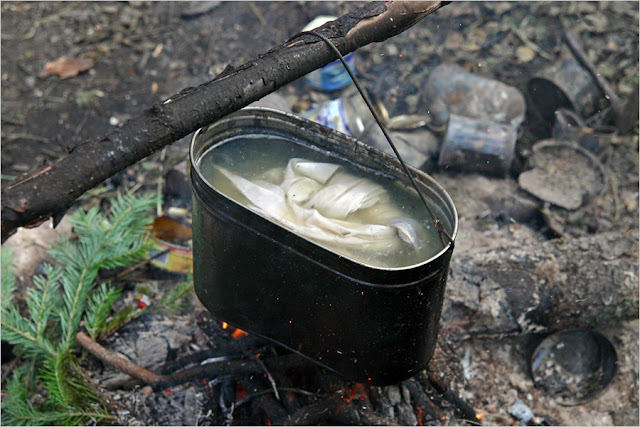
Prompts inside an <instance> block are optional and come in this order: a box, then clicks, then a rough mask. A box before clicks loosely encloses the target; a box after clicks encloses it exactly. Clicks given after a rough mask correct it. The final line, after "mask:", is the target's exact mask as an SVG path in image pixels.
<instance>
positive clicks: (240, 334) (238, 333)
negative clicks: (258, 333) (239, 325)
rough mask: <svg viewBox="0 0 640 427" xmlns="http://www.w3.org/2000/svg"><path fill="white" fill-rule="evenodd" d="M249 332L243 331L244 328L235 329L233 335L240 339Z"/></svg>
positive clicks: (234, 337)
mask: <svg viewBox="0 0 640 427" xmlns="http://www.w3.org/2000/svg"><path fill="white" fill-rule="evenodd" d="M247 334H248V333H247V332H245V331H243V330H242V329H236V330H235V331H233V333H232V334H231V336H232V337H233V339H234V340H239V339H240V338H242V337H243V336H245V335H247Z"/></svg>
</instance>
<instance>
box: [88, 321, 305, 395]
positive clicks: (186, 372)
mask: <svg viewBox="0 0 640 427" xmlns="http://www.w3.org/2000/svg"><path fill="white" fill-rule="evenodd" d="M76 340H77V341H78V344H80V345H81V346H82V348H84V349H85V350H87V351H88V352H89V353H91V354H92V355H94V356H95V357H97V358H98V359H100V360H102V361H103V362H104V363H106V364H108V365H110V366H113V367H114V368H116V369H117V370H119V371H121V372H124V373H125V374H128V375H130V376H132V377H134V378H136V379H138V380H140V381H142V382H144V383H145V384H148V385H150V386H151V387H153V389H154V390H155V391H162V390H166V389H168V388H169V387H173V386H175V385H178V384H184V383H186V382H189V381H193V380H196V379H202V378H209V377H213V376H216V375H220V374H223V373H225V374H228V373H234V374H236V375H241V374H242V375H244V374H262V373H264V365H263V364H262V361H260V363H259V362H258V361H257V360H256V359H249V360H228V361H222V362H218V363H207V364H204V365H196V366H192V367H190V368H185V369H182V370H180V371H177V372H173V373H171V374H167V375H159V374H156V373H155V372H152V371H150V370H148V369H145V368H143V367H141V366H138V365H136V364H135V363H132V362H130V361H128V360H126V359H124V358H123V357H121V356H118V355H117V354H115V353H114V352H112V351H110V350H108V349H106V348H105V347H103V346H102V345H100V344H98V343H97V342H95V341H94V340H92V339H91V338H90V337H89V336H88V335H87V334H85V333H84V332H78V333H77V334H76ZM301 361H302V357H301V356H298V355H297V354H291V355H286V356H281V357H278V358H277V359H276V360H273V361H269V362H268V365H269V366H270V368H271V369H274V368H275V369H282V368H286V367H290V366H297V365H299V364H300V363H301ZM303 363H304V362H303Z"/></svg>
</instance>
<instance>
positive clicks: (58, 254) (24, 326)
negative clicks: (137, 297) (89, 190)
mask: <svg viewBox="0 0 640 427" xmlns="http://www.w3.org/2000/svg"><path fill="white" fill-rule="evenodd" d="M155 204H156V197H153V196H152V197H142V198H138V197H135V196H133V195H132V194H124V195H118V197H117V198H116V199H115V200H114V201H113V202H112V205H111V210H110V211H111V213H110V214H109V215H108V216H107V215H104V214H101V213H100V211H99V209H97V208H94V209H90V210H89V211H88V212H81V211H80V212H77V213H76V214H74V215H73V216H72V218H71V222H72V224H74V227H75V231H76V233H77V235H78V240H77V241H72V240H70V239H69V238H65V239H62V240H61V241H60V242H59V243H58V244H57V245H56V246H55V248H54V249H53V250H51V251H50V254H51V256H52V257H53V258H54V259H55V260H56V261H57V263H59V264H60V265H61V266H62V268H60V267H52V266H51V265H45V274H44V275H41V276H38V277H35V278H34V283H35V287H34V288H33V289H31V290H30V291H29V294H28V296H27V308H28V317H23V316H22V315H21V313H20V312H19V310H18V309H17V307H15V305H13V303H12V293H13V292H14V290H15V278H14V276H13V273H12V271H11V268H10V263H11V261H10V259H11V254H10V252H9V251H6V250H3V251H2V305H1V308H2V311H1V314H2V318H1V319H0V320H1V325H2V338H3V339H5V340H8V341H9V342H11V343H13V344H15V345H16V350H17V351H19V352H22V353H23V354H24V356H25V357H27V361H28V362H31V363H30V364H31V366H36V369H35V373H36V375H37V378H38V380H39V383H40V384H41V385H42V386H44V388H45V389H46V390H47V393H48V399H47V401H46V403H45V404H44V405H40V406H39V407H34V406H33V405H32V404H31V403H30V402H29V400H28V390H27V384H25V383H24V381H23V380H22V377H24V374H25V372H26V371H25V372H22V371H21V372H22V373H21V374H18V371H15V372H14V377H13V379H12V380H11V381H10V382H9V383H8V386H9V388H10V391H9V392H8V396H7V398H6V399H4V400H3V402H2V409H3V413H2V421H3V423H5V424H61V425H67V424H85V423H89V422H93V423H96V422H97V420H101V421H110V420H115V419H116V418H115V417H113V416H111V415H109V414H108V412H107V409H106V408H104V407H103V406H101V400H100V399H99V397H98V394H99V393H98V392H97V391H96V390H97V389H96V388H95V386H93V384H92V382H91V380H90V379H89V378H88V377H87V376H86V375H85V374H84V373H83V371H82V370H81V368H80V367H79V366H78V365H77V363H76V359H75V356H74V355H73V353H72V350H73V349H74V345H75V335H76V332H77V329H78V327H79V324H80V321H81V320H82V319H83V318H84V319H86V321H87V323H86V324H87V326H88V328H89V330H90V333H91V334H92V335H93V336H95V335H96V334H99V333H100V331H101V330H103V329H104V328H106V327H107V326H108V325H106V323H107V322H106V319H107V317H108V315H109V312H110V309H111V305H112V304H113V303H114V302H115V300H116V299H117V298H118V297H119V295H120V293H119V291H115V290H112V289H109V286H108V285H107V284H102V285H101V286H100V287H99V288H98V289H97V290H96V291H95V292H93V293H92V290H93V288H94V287H95V286H96V279H97V277H98V273H99V271H100V270H101V269H105V268H114V267H119V266H124V265H127V264H130V263H132V262H136V261H138V260H139V259H140V258H141V257H142V256H144V254H145V253H146V244H147V240H146V233H147V229H148V226H149V225H150V223H151V219H152V218H151V217H150V216H149V215H148V214H147V212H148V211H149V210H150V209H151V208H152V207H154V206H155ZM131 311H132V312H133V313H134V314H130V313H128V312H127V311H126V310H125V313H124V314H125V316H126V317H127V318H130V317H131V316H133V315H135V314H137V312H136V311H135V309H132V310H131ZM116 317H117V316H116ZM119 320H122V317H120V318H119ZM56 321H57V322H58V326H56ZM54 327H55V328H54ZM55 331H58V332H59V335H58V336H55V337H48V336H47V335H52V334H51V332H55ZM55 338H57V339H55ZM36 360H37V361H38V363H37V364H35V365H34V363H35V361H36ZM23 371H24V370H23ZM33 381H35V380H33ZM31 383H32V381H30V382H29V383H28V384H31ZM34 384H35V383H34ZM96 408H97V409H96ZM5 414H6V416H5Z"/></svg>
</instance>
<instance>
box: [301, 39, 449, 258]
mask: <svg viewBox="0 0 640 427" xmlns="http://www.w3.org/2000/svg"><path fill="white" fill-rule="evenodd" d="M302 34H310V35H312V36H316V37H318V38H319V39H321V40H322V41H324V42H325V43H326V44H327V45H329V46H330V47H331V49H332V50H333V51H334V52H335V53H336V54H337V55H338V58H339V59H340V62H342V65H343V66H344V68H345V69H346V70H347V73H349V77H351V80H352V81H353V84H354V85H355V86H356V88H357V89H358V92H360V96H362V99H363V100H364V102H365V104H367V107H368V108H369V111H371V114H372V115H373V118H374V119H375V121H376V123H377V124H378V126H380V129H381V130H382V133H383V134H384V137H385V138H386V139H387V141H388V142H389V145H390V146H391V149H392V150H393V152H394V154H395V155H396V157H397V158H398V160H399V161H400V165H401V166H402V169H403V170H404V172H405V173H406V174H407V176H408V177H409V181H411V185H412V186H413V188H414V189H415V190H416V192H417V193H418V196H419V197H420V200H422V203H423V204H424V207H425V209H426V210H427V212H428V213H429V216H430V217H431V218H432V220H433V225H434V227H435V228H436V230H437V231H438V236H440V241H441V242H442V244H443V245H444V246H445V247H446V246H447V245H449V244H450V245H451V246H452V247H453V238H452V237H451V235H450V234H449V233H448V232H447V231H446V230H445V229H444V227H443V226H442V223H441V222H440V219H439V218H438V217H437V216H435V215H434V214H433V212H432V211H431V208H430V207H429V205H428V204H427V201H426V199H425V198H424V195H423V194H422V192H421V191H420V189H419V188H418V185H417V184H416V182H415V181H414V179H413V176H412V175H411V172H410V171H409V168H407V165H406V164H405V162H404V160H402V157H401V156H400V153H399V152H398V150H397V149H396V146H395V145H394V144H393V141H392V140H391V136H390V135H389V132H388V131H387V128H386V127H385V126H384V125H383V124H382V121H381V120H380V117H379V116H378V113H376V111H375V109H374V108H373V104H372V103H371V100H370V99H369V97H368V96H367V94H366V93H365V91H364V90H363V89H362V88H361V87H360V83H359V82H358V79H356V77H355V76H354V75H353V73H352V72H351V70H350V69H349V66H348V65H347V62H346V61H345V59H344V57H343V56H342V54H341V53H340V51H339V50H338V48H337V47H336V46H335V45H334V44H333V43H332V42H331V40H329V39H328V38H327V37H325V36H324V35H322V34H320V33H316V32H315V31H303V32H301V33H299V34H297V35H302ZM443 236H444V237H446V238H447V240H448V242H446V241H445V240H444V238H443Z"/></svg>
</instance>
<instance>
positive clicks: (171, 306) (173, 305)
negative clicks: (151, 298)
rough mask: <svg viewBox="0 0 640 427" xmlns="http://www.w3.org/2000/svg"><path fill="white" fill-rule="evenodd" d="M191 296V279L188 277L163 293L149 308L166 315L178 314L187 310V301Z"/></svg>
mask: <svg viewBox="0 0 640 427" xmlns="http://www.w3.org/2000/svg"><path fill="white" fill-rule="evenodd" d="M193 294H194V292H193V278H192V276H191V275H189V278H188V279H187V280H185V281H183V282H180V283H178V284H177V285H176V286H175V287H173V288H171V289H170V290H168V291H165V292H164V293H163V294H162V297H160V299H159V300H158V301H157V302H156V303H155V304H153V305H152V306H151V310H153V311H155V312H158V313H161V314H166V315H176V314H180V313H182V312H184V311H185V310H187V309H188V308H189V299H190V298H191V296H192V295H193Z"/></svg>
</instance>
